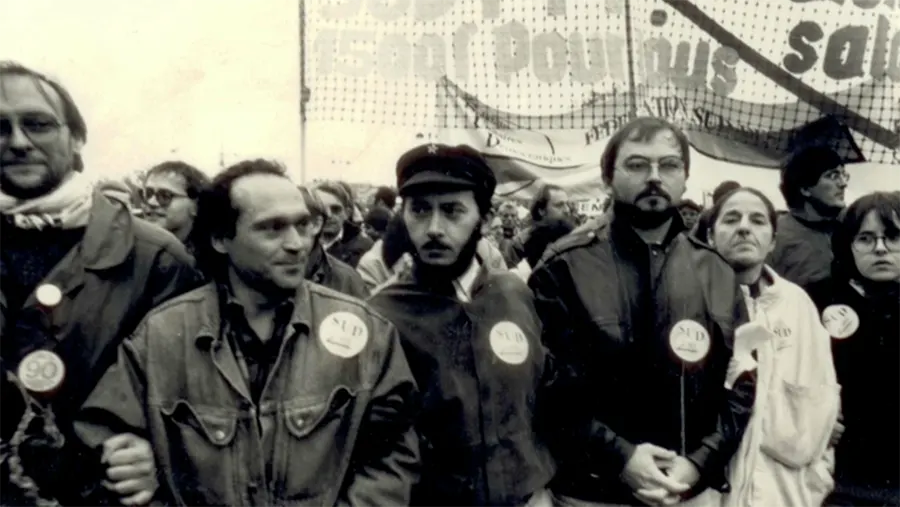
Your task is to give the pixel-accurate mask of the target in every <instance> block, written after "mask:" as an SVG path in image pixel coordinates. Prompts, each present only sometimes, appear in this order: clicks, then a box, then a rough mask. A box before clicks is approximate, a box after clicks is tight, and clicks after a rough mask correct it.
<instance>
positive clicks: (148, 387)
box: [76, 160, 418, 505]
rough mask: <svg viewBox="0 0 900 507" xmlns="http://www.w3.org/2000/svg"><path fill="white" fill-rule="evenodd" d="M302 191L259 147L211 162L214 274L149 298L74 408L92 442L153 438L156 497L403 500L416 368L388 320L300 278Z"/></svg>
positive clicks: (410, 474) (312, 218)
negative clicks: (248, 155)
mask: <svg viewBox="0 0 900 507" xmlns="http://www.w3.org/2000/svg"><path fill="white" fill-rule="evenodd" d="M301 193H302V192H301V190H300V189H299V188H298V187H297V186H295V185H294V184H293V183H292V182H291V181H290V180H289V179H288V178H287V176H285V174H284V168H283V167H281V166H280V165H278V164H276V163H273V162H269V161H265V160H248V161H244V162H240V163H238V164H236V165H234V166H231V167H229V168H227V169H225V170H224V171H223V172H222V173H220V174H219V175H218V176H216V177H215V178H214V179H213V182H212V184H211V187H210V189H209V190H208V191H207V192H205V193H204V194H203V195H202V196H201V197H200V206H199V211H198V214H197V224H196V226H197V227H199V228H200V230H201V231H204V234H205V236H204V237H205V238H206V240H205V241H204V242H203V243H202V248H201V249H200V251H199V256H198V259H199V261H200V263H201V264H202V265H203V266H204V267H205V269H208V270H209V274H210V279H211V280H212V282H211V283H209V284H208V285H205V286H203V287H201V288H199V289H196V290H194V291H192V292H190V293H188V294H185V295H183V296H181V297H179V298H176V299H173V300H171V301H169V302H168V303H167V304H165V305H163V306H160V307H158V308H156V309H155V310H153V311H152V312H151V313H150V314H149V315H148V316H147V318H146V319H144V321H143V322H142V323H141V325H140V326H138V329H137V331H135V333H134V335H133V336H132V337H131V338H130V339H129V340H127V341H126V342H125V343H124V344H123V346H122V347H121V348H120V350H119V356H118V361H117V362H116V363H115V364H114V365H113V366H112V367H111V368H110V369H109V370H108V371H107V373H106V375H105V376H104V377H103V379H102V380H101V381H100V383H99V384H98V386H97V389H96V390H95V391H94V392H93V393H92V394H91V396H90V398H89V399H88V401H87V402H86V403H85V404H84V407H83V410H82V412H81V413H80V415H79V418H78V421H77V423H76V431H77V432H78V435H79V437H80V438H82V439H83V440H84V442H85V443H86V444H87V445H88V446H90V447H93V446H97V445H100V443H101V442H103V441H105V440H106V439H107V438H109V437H108V436H109V435H110V434H115V433H121V432H126V431H127V432H130V433H135V434H139V435H145V436H146V437H147V438H149V439H150V440H151V441H152V442H153V443H154V453H155V458H156V463H157V465H158V466H159V469H160V474H159V477H160V482H161V485H160V489H159V492H158V494H157V495H156V498H155V500H157V501H159V502H161V503H163V504H176V505H408V504H409V503H408V502H409V491H410V487H411V486H412V484H413V483H414V482H415V480H416V472H417V466H418V439H417V438H416V435H415V432H414V431H413V427H412V415H413V411H414V407H415V405H414V403H413V400H414V399H415V394H416V386H415V382H414V380H413V377H412V374H411V373H410V370H409V366H408V364H407V362H406V359H405V357H404V355H403V350H402V349H401V347H400V343H399V341H398V338H397V331H396V329H395V328H394V327H393V326H392V325H391V324H390V323H389V322H388V321H386V320H385V319H384V318H382V317H380V316H379V315H377V314H375V313H374V312H373V311H372V310H371V309H370V307H369V306H368V305H367V304H365V303H364V302H362V301H360V300H358V299H355V298H352V297H350V296H346V295H344V294H341V293H339V292H336V291H333V290H331V289H328V288H326V287H323V286H320V285H316V284H313V283H310V282H308V281H306V280H305V279H304V273H305V268H306V263H307V262H308V257H309V253H310V251H311V249H312V248H313V247H314V246H315V242H316V238H317V236H318V235H319V233H320V230H321V228H322V217H321V216H320V215H314V214H313V212H312V211H311V210H310V209H309V208H308V207H307V205H306V200H305V199H304V197H303V196H302V195H301Z"/></svg>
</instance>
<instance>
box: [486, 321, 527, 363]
mask: <svg viewBox="0 0 900 507" xmlns="http://www.w3.org/2000/svg"><path fill="white" fill-rule="evenodd" d="M490 341H491V350H493V351H494V354H495V355H496V356H497V357H498V358H500V360H501V361H503V362H504V363H507V364H522V363H524V362H525V360H526V359H528V338H526V337H525V333H524V332H522V329H521V328H520V327H519V326H517V325H516V324H514V323H512V322H509V321H503V322H498V323H496V324H494V327H492V328H491V333H490Z"/></svg>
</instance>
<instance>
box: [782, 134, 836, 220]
mask: <svg viewBox="0 0 900 507" xmlns="http://www.w3.org/2000/svg"><path fill="white" fill-rule="evenodd" d="M842 165H844V160H843V159H842V158H841V156H840V155H838V153H837V152H836V151H834V150H833V149H831V148H829V147H827V146H809V147H806V148H803V149H801V150H799V151H797V152H796V153H794V154H792V155H791V156H790V157H788V159H787V160H786V161H785V163H784V164H783V165H782V167H781V184H780V185H779V187H778V188H779V189H780V190H781V195H783V196H784V200H785V202H786V203H787V205H788V207H789V208H792V209H796V208H799V207H802V206H803V203H804V202H805V201H806V199H805V198H804V197H803V194H801V193H800V190H801V189H804V188H809V187H812V186H815V184H816V183H818V181H819V178H821V177H822V174H824V173H825V172H827V171H830V170H832V169H835V168H837V167H841V166H842Z"/></svg>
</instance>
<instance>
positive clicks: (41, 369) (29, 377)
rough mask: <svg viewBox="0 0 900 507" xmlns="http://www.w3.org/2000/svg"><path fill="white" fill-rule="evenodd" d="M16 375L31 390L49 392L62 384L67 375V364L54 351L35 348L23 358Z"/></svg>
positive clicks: (41, 392)
mask: <svg viewBox="0 0 900 507" xmlns="http://www.w3.org/2000/svg"><path fill="white" fill-rule="evenodd" d="M16 375H18V377H19V380H21V381H22V385H24V386H25V388H26V389H28V390H29V391H31V392H33V393H40V394H43V393H49V392H52V391H54V390H56V388H58V387H59V386H60V385H61V384H62V382H63V379H64V378H65V377H66V365H65V364H63V361H62V359H60V357H59V356H58V355H56V353H55V352H53V351H50V350H35V351H34V352H32V353H30V354H28V355H27V356H25V358H24V359H22V362H21V363H19V368H18V370H17V371H16Z"/></svg>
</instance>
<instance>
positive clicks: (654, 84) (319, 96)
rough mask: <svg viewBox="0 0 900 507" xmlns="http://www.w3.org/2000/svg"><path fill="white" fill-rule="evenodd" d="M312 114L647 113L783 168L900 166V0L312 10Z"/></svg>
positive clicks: (348, 3) (441, 125) (490, 3)
mask: <svg viewBox="0 0 900 507" xmlns="http://www.w3.org/2000/svg"><path fill="white" fill-rule="evenodd" d="M301 5H302V9H301V11H302V12H303V17H304V19H303V22H304V23H303V25H304V28H305V34H304V39H305V40H306V46H305V48H304V54H305V67H304V68H305V83H306V87H307V88H308V89H309V94H308V98H309V101H308V103H307V107H306V111H307V118H308V120H309V121H313V122H314V121H341V122H348V123H381V124H386V125H397V126H406V127H418V128H422V129H454V128H472V127H478V126H479V125H482V126H483V125H490V126H491V127H493V128H498V129H506V128H509V129H525V130H544V131H553V130H565V131H578V132H579V135H580V136H583V137H584V139H585V140H586V142H588V143H589V142H590V140H591V139H592V138H594V139H595V140H597V141H600V140H602V139H604V138H605V137H608V136H609V134H610V133H611V132H612V131H613V130H615V128H616V127H617V126H619V125H621V124H622V123H623V122H625V121H627V120H628V119H629V118H631V117H633V116H635V115H653V116H662V117H665V118H668V119H670V120H671V121H673V122H675V123H677V124H679V125H681V126H682V127H683V128H684V129H685V130H687V131H688V132H689V134H690V136H691V141H692V143H693V145H694V146H695V147H696V148H697V149H698V150H699V151H701V152H704V153H705V154H707V155H710V156H713V157H716V158H720V159H724V160H729V161H734V162H739V163H748V164H753V165H774V164H775V163H777V162H776V161H777V160H778V159H779V158H780V157H782V156H783V155H784V154H785V153H786V152H787V151H789V150H791V149H793V148H794V147H796V145H798V144H804V143H810V142H823V141H827V142H829V143H831V144H833V145H834V146H836V147H837V148H838V149H840V151H841V152H842V153H843V154H844V156H845V157H846V158H847V159H848V160H849V161H857V160H862V159H865V160H870V161H873V162H878V163H894V164H896V163H900V155H898V143H900V91H898V89H900V0H741V1H736V0H693V1H681V0H605V1H604V0H455V1H454V0H305V2H303V4H301Z"/></svg>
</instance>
